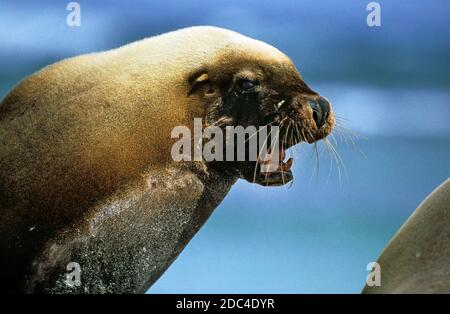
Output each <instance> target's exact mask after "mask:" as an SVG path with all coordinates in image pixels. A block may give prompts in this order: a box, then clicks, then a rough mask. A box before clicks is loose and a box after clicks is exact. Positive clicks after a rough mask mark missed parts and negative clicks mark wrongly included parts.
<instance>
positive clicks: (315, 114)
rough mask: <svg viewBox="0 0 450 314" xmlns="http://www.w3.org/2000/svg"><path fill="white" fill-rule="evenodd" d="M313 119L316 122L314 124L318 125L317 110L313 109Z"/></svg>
mask: <svg viewBox="0 0 450 314" xmlns="http://www.w3.org/2000/svg"><path fill="white" fill-rule="evenodd" d="M313 119H314V121H315V122H316V124H318V121H319V113H318V112H317V110H314V109H313Z"/></svg>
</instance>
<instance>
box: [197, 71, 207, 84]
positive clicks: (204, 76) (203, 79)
mask: <svg viewBox="0 0 450 314" xmlns="http://www.w3.org/2000/svg"><path fill="white" fill-rule="evenodd" d="M208 79H209V76H208V73H202V74H200V76H199V77H197V78H196V79H195V84H199V83H203V82H206V81H207V80H208Z"/></svg>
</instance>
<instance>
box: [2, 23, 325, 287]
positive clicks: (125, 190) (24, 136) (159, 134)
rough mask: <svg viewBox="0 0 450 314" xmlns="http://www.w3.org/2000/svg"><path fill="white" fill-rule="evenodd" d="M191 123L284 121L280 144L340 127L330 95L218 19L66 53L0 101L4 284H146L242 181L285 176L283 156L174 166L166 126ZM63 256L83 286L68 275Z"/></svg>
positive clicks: (276, 181) (275, 180)
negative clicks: (270, 162) (271, 166)
mask: <svg viewBox="0 0 450 314" xmlns="http://www.w3.org/2000/svg"><path fill="white" fill-rule="evenodd" d="M195 117H200V118H202V119H203V121H205V124H206V125H220V126H221V127H225V126H227V125H236V126H237V125H241V126H244V127H245V126H249V125H255V126H261V125H269V124H276V125H279V126H280V138H283V139H285V140H284V142H283V143H284V146H283V147H282V148H281V149H282V150H283V152H284V149H287V148H289V147H290V146H292V145H294V144H296V143H298V142H300V141H307V142H309V143H312V142H314V141H317V140H320V139H322V138H324V137H325V136H327V135H328V134H329V133H330V132H331V130H332V129H333V126H334V116H333V112H332V108H331V105H330V103H329V102H328V101H327V100H326V99H325V98H323V97H322V96H320V95H319V94H317V93H316V92H314V91H313V90H311V89H310V88H309V87H308V86H307V85H306V84H305V82H304V81H303V79H302V78H301V76H300V74H299V72H298V71H297V69H296V68H295V66H294V65H293V63H292V62H291V60H290V59H289V58H288V57H287V56H286V55H285V54H283V53H282V52H280V51H279V50H277V49H276V48H274V47H272V46H270V45H268V44H266V43H263V42H261V41H257V40H254V39H250V38H248V37H245V36H243V35H240V34H238V33H235V32H233V31H229V30H225V29H221V28H216V27H191V28H186V29H182V30H178V31H174V32H170V33H166V34H162V35H159V36H155V37H151V38H147V39H144V40H141V41H137V42H134V43H131V44H128V45H125V46H123V47H120V48H117V49H113V50H109V51H105V52H99V53H92V54H86V55H81V56H77V57H74V58H70V59H66V60H63V61H60V62H57V63H55V64H52V65H50V66H47V67H45V68H44V69H42V70H40V71H39V72H37V73H35V74H33V75H31V76H29V77H28V78H26V79H25V80H23V81H22V82H21V83H20V84H19V85H18V86H17V87H16V88H14V89H13V90H12V91H11V92H10V93H9V94H8V95H7V96H6V97H5V98H4V100H3V101H2V103H1V105H0V210H1V215H0V232H1V234H0V239H1V240H0V241H1V245H0V248H1V256H2V262H1V263H2V264H1V267H0V272H1V276H2V288H4V289H5V288H6V289H8V290H9V291H13V292H29V293H36V292H44V293H50V292H67V293H71V292H73V293H97V292H123V293H136V292H145V291H146V290H147V289H148V288H149V286H150V285H151V284H152V283H153V282H154V281H155V280H156V279H158V278H159V276H160V275H161V274H162V273H163V272H164V271H165V269H166V268H167V267H168V266H169V265H170V264H171V262H172V261H173V260H174V259H175V258H176V257H177V256H178V254H179V253H180V252H181V250H182V249H183V247H184V246H185V245H186V244H187V242H188V241H189V240H190V239H191V238H192V236H193V235H194V234H195V233H196V232H197V231H198V230H199V228H200V227H201V226H202V225H203V223H204V222H205V221H206V219H207V218H208V217H209V215H210V214H211V212H212V211H213V210H214V208H215V207H216V206H217V205H218V204H219V203H220V202H221V201H222V199H223V198H224V197H225V195H226V194H227V192H228V191H229V189H230V188H231V186H232V185H233V184H234V183H235V182H236V180H238V179H239V178H244V179H246V180H248V181H251V182H256V183H258V184H262V185H269V186H272V185H275V186H276V185H282V184H284V183H286V182H289V181H290V180H292V173H291V171H290V170H289V165H287V163H284V162H283V161H281V162H280V168H279V171H278V170H277V171H273V172H272V173H270V174H267V173H266V175H257V176H255V175H254V174H255V169H258V168H259V167H260V164H258V163H257V162H255V161H250V160H243V161H236V162H226V161H225V162H220V161H217V162H205V161H196V162H175V161H174V160H173V159H172V158H171V153H170V152H171V146H172V143H173V142H174V139H172V138H171V130H172V129H173V128H174V127H176V126H180V125H186V126H192V123H193V119H194V118H195ZM289 126H290V128H289ZM282 155H283V154H282ZM3 257H6V258H3ZM70 262H75V263H78V265H79V266H80V269H79V270H81V276H80V280H81V283H80V284H78V285H75V284H69V283H68V282H67V281H66V280H65V279H66V275H67V274H68V273H69V268H70V267H69V268H66V267H67V265H68V264H69V263H70Z"/></svg>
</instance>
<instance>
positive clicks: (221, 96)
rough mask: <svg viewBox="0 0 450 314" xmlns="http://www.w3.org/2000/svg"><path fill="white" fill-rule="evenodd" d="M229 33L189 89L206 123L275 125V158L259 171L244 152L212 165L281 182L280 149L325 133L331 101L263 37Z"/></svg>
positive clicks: (284, 173)
mask: <svg viewBox="0 0 450 314" xmlns="http://www.w3.org/2000/svg"><path fill="white" fill-rule="evenodd" d="M233 34H234V35H231V39H228V41H227V43H226V45H224V47H223V48H222V49H221V50H220V51H219V53H218V54H217V56H216V57H215V58H214V60H212V61H211V62H209V63H208V64H205V66H204V67H202V68H201V69H198V71H196V72H195V73H193V74H192V76H191V77H190V81H191V86H192V89H191V91H190V94H191V95H194V94H195V95H196V97H200V98H203V100H204V102H205V104H204V105H205V106H206V124H207V125H216V126H220V127H221V128H223V129H225V127H226V126H242V127H244V128H246V127H248V126H255V127H256V128H258V127H260V126H268V125H277V126H279V128H280V133H279V143H280V151H279V156H280V158H279V159H280V161H279V167H278V168H277V169H275V170H273V171H271V172H265V173H264V172H261V171H260V168H261V164H262V163H261V161H260V160H259V161H258V160H257V161H255V160H253V161H252V160H250V159H249V158H248V157H249V156H248V155H246V159H245V160H243V161H233V162H230V161H224V162H215V163H214V165H215V166H217V167H219V168H220V169H222V170H231V171H237V172H238V174H239V176H240V177H241V178H243V179H245V180H247V181H249V182H255V183H258V184H261V185H269V186H274V185H282V184H285V183H287V182H289V181H291V180H292V179H293V175H292V172H291V170H290V167H291V164H292V159H290V160H288V161H287V162H284V161H283V160H282V159H284V158H285V153H284V152H285V150H286V149H288V148H289V147H291V146H293V145H295V144H297V143H299V142H301V141H305V142H308V143H314V142H316V141H318V140H321V139H323V138H325V137H326V136H327V135H329V134H330V132H331V131H332V129H333V127H334V124H335V119H334V115H333V110H332V107H331V104H330V102H329V101H328V100H327V99H326V98H324V97H322V96H321V95H319V94H318V93H317V92H315V91H313V90H312V89H311V88H309V87H308V85H307V84H306V83H305V82H304V80H303V79H302V77H301V75H300V73H299V71H298V70H297V69H296V67H295V66H294V64H293V62H292V61H291V60H290V59H289V58H288V57H287V56H286V55H285V54H283V53H282V52H280V51H279V50H278V49H276V48H274V47H272V46H270V45H268V44H266V43H263V42H260V41H257V40H253V39H250V38H248V37H245V36H242V35H239V34H235V33H233ZM250 136H251V135H250ZM269 140H270V139H269ZM248 142H249V141H248ZM258 158H261V156H258Z"/></svg>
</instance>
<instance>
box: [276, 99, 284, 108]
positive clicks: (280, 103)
mask: <svg viewBox="0 0 450 314" xmlns="http://www.w3.org/2000/svg"><path fill="white" fill-rule="evenodd" d="M283 104H284V100H282V101H280V102H279V103H278V104H277V108H278V109H280V107H281V106H283Z"/></svg>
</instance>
